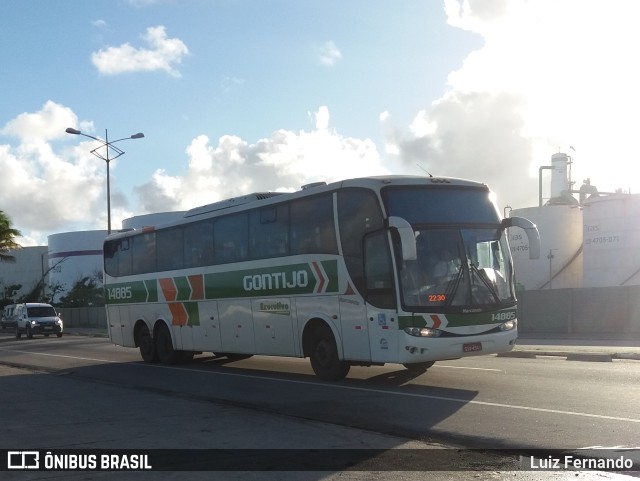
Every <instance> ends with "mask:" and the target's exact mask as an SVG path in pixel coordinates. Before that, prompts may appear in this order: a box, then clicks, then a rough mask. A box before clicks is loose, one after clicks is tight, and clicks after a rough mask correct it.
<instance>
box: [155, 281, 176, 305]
mask: <svg viewBox="0 0 640 481" xmlns="http://www.w3.org/2000/svg"><path fill="white" fill-rule="evenodd" d="M158 282H160V288H161V289H162V293H163V294H164V298H165V299H166V300H167V302H173V301H175V300H176V297H177V295H178V289H177V288H176V285H175V284H174V282H173V279H171V278H170V277H167V278H164V279H158Z"/></svg>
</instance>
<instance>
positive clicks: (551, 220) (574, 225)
mask: <svg viewBox="0 0 640 481" xmlns="http://www.w3.org/2000/svg"><path fill="white" fill-rule="evenodd" d="M511 215H513V216H518V217H524V218H526V219H529V220H530V221H531V222H533V223H534V224H536V226H537V227H538V231H539V232H540V258H539V259H535V260H532V259H529V243H528V240H527V236H525V235H524V234H523V233H522V231H521V230H520V229H516V228H511V229H509V245H510V247H511V254H512V255H513V263H514V269H515V272H516V285H517V286H518V288H519V289H525V290H534V289H560V288H572V287H581V286H582V277H583V274H582V211H581V210H580V208H579V207H578V206H577V205H574V204H549V205H545V206H542V207H527V208H523V209H514V210H512V211H511Z"/></svg>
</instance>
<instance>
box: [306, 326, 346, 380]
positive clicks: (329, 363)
mask: <svg viewBox="0 0 640 481" xmlns="http://www.w3.org/2000/svg"><path fill="white" fill-rule="evenodd" d="M309 358H310V360H311V367H312V368H313V372H315V373H316V376H318V377H319V378H320V379H322V380H323V381H340V380H341V379H344V378H345V377H346V375H347V374H348V373H349V369H350V368H351V366H350V365H349V363H347V362H345V361H341V360H340V358H339V357H338V348H337V347H336V340H335V338H334V337H333V333H332V332H331V329H329V327H327V326H320V327H318V328H317V329H316V330H315V331H314V332H313V335H312V338H311V352H310V354H309Z"/></svg>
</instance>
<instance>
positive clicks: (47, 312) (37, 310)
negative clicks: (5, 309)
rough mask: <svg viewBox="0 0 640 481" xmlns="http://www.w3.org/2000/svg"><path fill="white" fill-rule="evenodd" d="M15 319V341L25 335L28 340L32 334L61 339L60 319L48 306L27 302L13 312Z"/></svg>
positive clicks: (19, 305) (61, 325) (51, 307)
mask: <svg viewBox="0 0 640 481" xmlns="http://www.w3.org/2000/svg"><path fill="white" fill-rule="evenodd" d="M14 315H15V319H16V339H20V337H21V336H22V333H25V334H26V336H27V338H28V339H31V338H32V337H33V335H34V334H44V335H45V336H47V337H48V336H49V335H50V334H55V335H56V336H58V337H62V329H63V324H62V319H61V318H60V316H59V315H58V313H57V312H56V310H55V309H54V308H53V306H51V305H50V304H40V303H35V302H28V303H26V304H18V305H17V306H16V308H15V311H14Z"/></svg>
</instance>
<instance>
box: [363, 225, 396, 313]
mask: <svg viewBox="0 0 640 481" xmlns="http://www.w3.org/2000/svg"><path fill="white" fill-rule="evenodd" d="M364 273H365V292H366V300H367V302H369V303H370V304H371V305H372V306H375V307H380V308H383V309H393V308H394V307H395V296H394V288H393V264H392V263H391V253H390V252H389V242H388V240H387V231H378V232H374V233H373V234H369V235H368V236H367V237H365V240H364Z"/></svg>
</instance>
